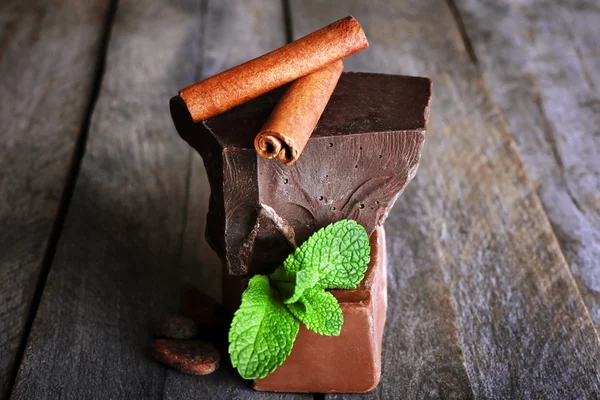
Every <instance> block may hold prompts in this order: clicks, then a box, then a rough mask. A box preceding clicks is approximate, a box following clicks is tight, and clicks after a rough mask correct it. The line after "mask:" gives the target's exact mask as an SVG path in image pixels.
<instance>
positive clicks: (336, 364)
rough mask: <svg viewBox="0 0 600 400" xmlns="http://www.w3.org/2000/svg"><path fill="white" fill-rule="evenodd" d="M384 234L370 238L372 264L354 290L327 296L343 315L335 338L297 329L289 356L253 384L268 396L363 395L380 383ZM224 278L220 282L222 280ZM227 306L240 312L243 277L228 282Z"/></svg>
mask: <svg viewBox="0 0 600 400" xmlns="http://www.w3.org/2000/svg"><path fill="white" fill-rule="evenodd" d="M386 269H387V260H386V251H385V231H384V229H383V227H381V226H380V227H378V228H376V229H375V231H374V232H373V234H372V235H371V262H370V263H369V267H368V269H367V272H366V274H365V278H364V279H363V281H362V282H361V283H360V285H359V286H358V287H357V288H356V289H354V290H332V291H331V292H332V293H333V295H334V296H335V297H336V298H337V299H338V301H339V303H340V307H341V308H342V312H343V314H344V325H343V326H342V332H341V334H340V336H322V335H319V334H316V333H314V332H312V331H310V330H308V329H306V327H305V326H304V325H303V324H300V331H299V332H298V336H297V337H296V341H295V342H294V347H293V348H292V353H291V354H290V355H289V356H288V358H287V359H286V360H285V361H284V362H283V364H282V365H281V366H279V367H278V368H277V369H276V370H275V371H274V372H272V373H271V374H269V375H267V376H266V377H265V378H263V379H257V380H255V381H254V388H255V389H256V390H261V391H273V392H313V393H314V392H316V393H326V392H341V393H362V392H367V391H369V390H371V389H373V388H375V386H377V384H378V383H379V377H380V375H381V340H382V336H383V327H384V325H385V317H386V311H387V271H386ZM225 277H226V276H224V278H225ZM226 278H227V282H228V284H227V290H224V291H223V296H224V299H223V301H224V302H226V303H230V305H231V306H232V307H234V308H237V307H238V306H239V302H240V298H241V296H242V292H243V291H244V289H245V288H246V287H247V285H248V277H245V276H227V277H226Z"/></svg>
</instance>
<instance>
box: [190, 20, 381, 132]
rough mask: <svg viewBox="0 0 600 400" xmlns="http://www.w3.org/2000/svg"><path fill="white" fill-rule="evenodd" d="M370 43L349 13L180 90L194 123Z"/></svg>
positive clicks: (363, 47) (352, 52)
mask: <svg viewBox="0 0 600 400" xmlns="http://www.w3.org/2000/svg"><path fill="white" fill-rule="evenodd" d="M368 46H369V43H368V41H367V38H366V36H365V33H364V31H363V30H362V28H361V27H360V24H359V23H358V21H357V20H356V19H355V18H354V17H352V16H348V17H346V18H343V19H341V20H339V21H336V22H334V23H332V24H330V25H327V26H326V27H324V28H321V29H319V30H318V31H315V32H313V33H311V34H309V35H307V36H304V37H302V38H300V39H298V40H296V41H294V42H292V43H289V44H287V45H285V46H283V47H281V48H279V49H277V50H274V51H272V52H270V53H267V54H265V55H263V56H261V57H258V58H255V59H253V60H250V61H248V62H246V63H244V64H241V65H238V66H237V67H233V68H231V69H228V70H227V71H224V72H221V73H220V74H217V75H214V76H212V77H210V78H208V79H205V80H203V81H200V82H198V83H196V84H194V85H192V86H189V87H186V88H185V89H182V90H180V91H179V96H180V97H181V99H182V100H183V102H184V103H185V105H186V107H187V109H188V111H189V113H190V116H191V117H192V119H193V121H194V122H198V121H202V120H205V119H208V118H210V117H214V116H215V115H218V114H220V113H222V112H225V111H227V110H229V109H231V108H233V107H236V106H238V105H240V104H242V103H244V102H246V101H248V100H250V99H253V98H255V97H258V96H260V95H261V94H264V93H266V92H268V91H270V90H273V89H275V88H277V87H279V86H281V85H284V84H286V83H288V82H291V81H293V80H295V79H298V78H299V77H301V76H304V75H306V74H309V73H311V72H314V71H316V70H318V69H320V68H323V67H324V66H326V65H328V64H331V63H332V62H335V61H338V60H341V59H342V58H345V57H348V56H350V55H352V54H354V53H356V52H358V51H360V50H363V49H365V48H366V47H368Z"/></svg>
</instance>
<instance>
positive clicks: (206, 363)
mask: <svg viewBox="0 0 600 400" xmlns="http://www.w3.org/2000/svg"><path fill="white" fill-rule="evenodd" d="M152 356H153V357H154V358H155V359H156V360H158V361H160V362H162V363H163V364H166V365H168V366H169V367H172V368H175V369H176V370H179V371H181V372H183V373H186V374H191V375H208V374H210V373H212V372H214V371H215V370H216V369H217V368H219V360H220V359H221V355H220V354H219V352H218V350H217V349H216V348H215V347H214V346H213V345H212V344H210V343H209V342H206V341H204V340H169V339H158V340H155V341H154V343H152Z"/></svg>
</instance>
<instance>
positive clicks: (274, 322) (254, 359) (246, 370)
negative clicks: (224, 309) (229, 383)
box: [229, 275, 300, 379]
mask: <svg viewBox="0 0 600 400" xmlns="http://www.w3.org/2000/svg"><path fill="white" fill-rule="evenodd" d="M299 328H300V323H299V322H298V320H297V319H296V318H294V316H293V315H292V314H290V313H289V311H288V309H287V308H286V306H285V305H284V304H283V302H282V301H281V298H280V296H279V293H278V291H277V290H276V289H274V288H273V287H271V285H270V284H269V278H268V277H266V276H264V275H256V276H255V277H253V278H252V279H250V282H248V288H247V289H246V290H245V291H244V294H243V295H242V305H241V306H240V308H239V309H238V310H237V311H236V312H235V315H234V317H233V322H232V323H231V328H230V329H229V354H230V355H231V364H232V365H233V366H234V367H235V368H237V370H238V371H239V373H240V375H241V376H242V377H244V378H246V379H257V378H263V377H265V376H267V375H268V374H270V373H271V372H273V371H274V370H275V368H277V367H278V366H280V365H281V364H282V363H283V361H285V359H286V357H287V356H289V355H290V353H291V352H292V346H293V345H294V340H296V335H297V334H298V329H299Z"/></svg>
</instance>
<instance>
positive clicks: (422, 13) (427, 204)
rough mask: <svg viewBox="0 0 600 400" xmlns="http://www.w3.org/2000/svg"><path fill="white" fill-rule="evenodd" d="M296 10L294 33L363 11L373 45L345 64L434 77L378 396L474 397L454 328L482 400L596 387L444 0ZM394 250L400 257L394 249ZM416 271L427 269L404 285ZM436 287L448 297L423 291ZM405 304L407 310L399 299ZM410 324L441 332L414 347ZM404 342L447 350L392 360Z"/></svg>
mask: <svg viewBox="0 0 600 400" xmlns="http://www.w3.org/2000/svg"><path fill="white" fill-rule="evenodd" d="M291 12H292V25H293V27H294V35H295V36H300V35H302V34H304V33H306V32H308V31H311V30H313V29H314V28H316V27H318V26H321V25H323V24H324V23H326V22H327V21H331V20H334V19H336V18H338V17H340V16H342V15H345V14H349V13H351V14H353V15H354V16H355V17H357V19H358V20H359V21H360V22H361V24H362V25H363V27H364V28H365V31H366V32H367V36H368V37H369V41H370V43H371V47H370V48H369V49H368V50H366V51H364V52H361V53H359V54H358V55H356V56H354V57H353V58H352V59H349V60H347V62H345V64H346V66H347V67H348V68H349V69H355V70H368V71H377V72H388V73H408V74H418V75H425V76H429V77H431V78H432V79H433V81H434V90H433V93H434V100H433V107H432V114H431V115H432V119H431V124H430V129H429V133H428V139H427V140H426V143H425V147H424V153H423V160H422V162H421V167H420V170H419V172H418V174H417V177H416V178H415V180H414V181H413V182H412V183H411V185H409V188H408V189H407V191H406V193H405V194H404V195H403V196H401V197H400V200H399V201H398V204H397V205H396V208H395V209H394V211H393V212H392V215H391V216H390V220H389V223H388V238H389V240H390V251H391V253H392V257H390V263H391V265H392V268H391V269H390V278H391V279H390V280H391V281H392V282H396V285H395V287H394V285H392V286H391V288H390V292H389V295H390V309H389V317H388V318H389V322H388V324H387V331H386V337H385V339H384V340H385V343H384V355H383V358H384V365H385V372H384V376H383V379H382V383H381V385H380V387H379V388H378V389H377V391H376V392H374V393H372V394H371V396H372V397H378V396H379V397H384V398H387V397H389V396H392V397H408V398H411V397H421V398H422V397H444V398H445V397H455V398H460V397H461V396H468V395H469V393H467V392H466V389H467V388H468V384H464V383H463V381H462V379H458V378H456V377H457V376H458V377H460V376H461V374H460V373H457V372H455V371H452V370H451V368H450V367H449V366H450V365H452V364H451V363H456V359H455V358H453V357H459V356H458V355H455V354H456V352H454V351H449V349H452V348H453V347H455V346H456V340H455V339H454V338H455V337H456V335H455V334H454V333H453V332H455V331H456V327H458V333H459V338H460V342H459V343H460V345H461V347H462V350H463V353H464V361H465V366H466V370H467V373H468V376H469V379H470V382H471V387H472V391H473V392H472V393H471V395H472V394H474V395H475V397H478V398H555V399H567V398H592V397H595V396H598V394H599V393H600V374H599V373H598V372H599V371H600V368H599V361H598V360H599V356H600V351H599V348H598V337H597V336H596V332H595V329H594V325H593V322H592V320H591V319H590V317H589V315H588V313H587V310H586V308H585V306H584V304H583V301H582V299H581V297H580V295H579V292H578V290H577V287H576V285H575V282H574V281H573V278H572V276H571V275H570V271H569V269H568V266H567V264H566V262H565V259H564V257H563V255H562V252H561V249H560V246H559V244H558V242H557V241H556V239H555V237H554V234H553V231H552V227H551V226H550V224H549V221H548V219H547V216H546V214H545V213H544V210H543V208H542V205H541V203H540V201H539V199H538V197H537V195H536V193H535V188H534V186H533V184H532V182H531V181H530V180H529V179H528V178H527V176H526V174H525V172H524V170H523V167H522V164H521V161H520V158H519V154H518V152H517V150H516V147H515V144H514V141H513V139H512V137H511V135H510V134H509V133H508V131H507V129H506V127H505V125H504V124H503V123H502V121H501V118H500V115H499V114H498V112H497V110H496V109H495V107H494V105H493V103H492V101H491V100H490V98H489V96H488V94H487V92H486V88H485V86H484V83H483V82H482V79H481V77H480V75H479V72H478V70H477V68H476V67H475V66H474V65H473V64H472V63H471V61H470V59H469V56H468V54H467V52H466V51H465V48H464V44H463V43H462V40H461V36H460V32H459V29H458V28H457V25H456V23H455V21H454V19H453V16H452V14H451V12H450V10H449V9H448V8H447V6H446V4H445V3H440V2H439V1H436V0H425V1H423V0H406V1H402V2H394V3H389V2H383V1H363V2H358V1H344V2H341V1H340V2H336V7H335V9H332V8H331V7H329V4H328V3H327V2H325V1H322V2H315V3H310V4H306V3H304V2H300V1H297V2H293V3H292V6H291ZM394 253H395V254H396V255H398V254H400V255H403V257H400V258H398V259H394V258H393V255H394ZM417 257H418V258H417ZM411 259H412V260H413V261H412V262H413V263H414V265H415V266H414V268H413V266H412V265H411V263H410V262H409V261H408V260H411ZM405 263H407V264H408V266H406V264H405ZM415 270H417V271H421V270H424V271H425V272H424V273H426V274H427V273H428V275H427V276H424V277H422V278H421V280H420V281H416V282H415V281H410V277H411V274H412V273H413V271H415ZM417 273H418V272H417ZM426 282H430V284H426ZM415 285H423V286H415ZM433 285H438V286H433ZM432 287H433V288H436V289H437V287H439V289H437V291H438V293H441V294H443V295H442V296H439V297H438V296H435V295H433V293H435V292H433V291H432V292H431V294H429V293H424V292H426V291H428V290H430V288H432ZM448 291H449V294H450V295H449V296H448V295H447V293H448ZM427 295H429V296H430V297H426V296H427ZM411 296H412V298H414V296H422V297H421V298H422V299H423V302H428V303H433V304H436V302H437V304H440V303H441V304H445V303H449V304H448V305H447V306H446V307H440V308H441V309H442V310H447V313H446V314H445V315H446V319H443V318H441V316H442V315H444V312H446V311H444V312H440V311H439V310H435V309H434V311H430V312H429V313H426V312H423V311H422V310H423V307H424V306H422V305H421V304H420V303H419V304H414V305H413V304H412V303H411V302H410V300H403V298H405V299H411ZM402 304H405V307H404V309H402V307H400V310H396V309H395V308H396V307H398V305H402ZM410 307H415V308H412V309H411V308H410ZM427 307H429V309H430V310H431V309H432V308H433V306H432V305H429V306H425V310H427ZM411 310H412V311H413V313H412V314H411V313H410V312H409V311H411ZM452 310H454V314H452ZM432 321H434V322H435V321H443V322H447V324H444V325H441V327H446V328H447V330H442V329H440V331H441V332H442V333H444V334H440V333H439V332H440V331H438V332H435V331H434V332H431V331H428V330H427V329H426V328H425V327H426V326H427V324H431V323H432ZM415 327H419V329H415ZM413 331H416V332H417V334H420V335H423V336H427V335H428V334H430V335H432V336H433V337H430V338H429V339H428V342H427V343H426V344H427V346H428V347H425V348H420V349H416V348H411V347H409V346H412V345H413V343H414V340H413V341H411V337H412V336H411V334H412V333H411V332H413ZM419 339H420V340H423V341H424V340H425V339H423V338H419ZM403 346H404V347H408V348H409V351H415V350H417V352H423V351H424V350H426V349H431V348H436V346H437V348H440V347H442V348H444V349H445V352H444V353H442V354H451V355H452V357H450V358H445V357H444V358H438V359H437V360H436V361H435V362H434V361H432V360H431V358H427V357H423V358H420V359H419V358H418V357H417V356H415V359H417V360H422V362H420V363H415V364H412V365H407V363H405V362H400V363H398V364H396V360H398V359H399V358H400V357H403V359H401V361H405V360H406V357H408V356H407V355H406V354H403V353H402V352H401V351H399V349H402V347H403ZM459 364H460V363H459ZM409 366H410V367H411V368H410V369H409V368H408V367H409ZM442 366H448V368H447V369H444V368H443V367H442ZM440 370H441V371H452V372H454V375H453V376H454V377H455V380H454V382H457V383H456V385H454V386H451V388H452V389H459V390H456V391H455V392H451V390H449V389H448V386H443V385H444V382H446V376H444V375H443V374H440V373H439V371H440ZM398 376H402V377H406V378H405V379H402V378H398ZM408 377H410V378H413V379H410V378H408ZM442 388H443V389H442ZM336 397H339V398H344V397H347V396H336Z"/></svg>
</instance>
